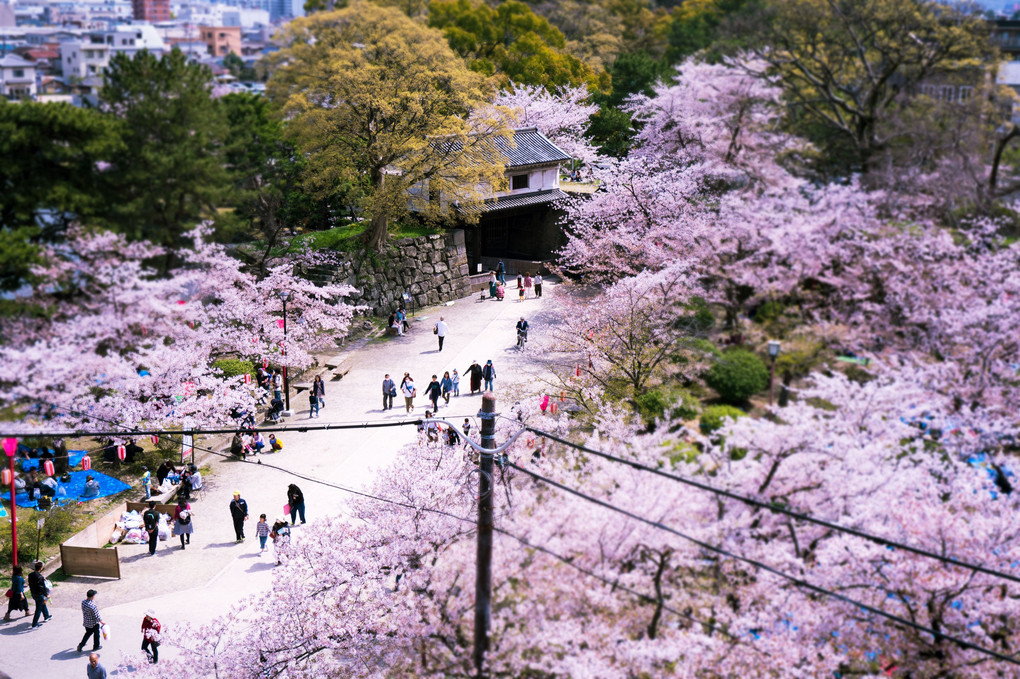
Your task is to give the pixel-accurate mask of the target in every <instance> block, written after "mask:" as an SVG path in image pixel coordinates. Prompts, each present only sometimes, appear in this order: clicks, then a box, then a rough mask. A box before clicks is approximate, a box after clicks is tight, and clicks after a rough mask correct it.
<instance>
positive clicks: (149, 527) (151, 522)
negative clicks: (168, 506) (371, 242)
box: [142, 501, 159, 556]
mask: <svg viewBox="0 0 1020 679" xmlns="http://www.w3.org/2000/svg"><path fill="white" fill-rule="evenodd" d="M142 523H143V524H145V531H146V532H147V533H148V534H149V556H152V555H153V554H155V553H156V540H158V539H159V512H157V511H156V503H155V502H151V501H150V502H149V508H148V509H146V510H145V513H144V514H142Z"/></svg>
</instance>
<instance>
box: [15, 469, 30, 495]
mask: <svg viewBox="0 0 1020 679" xmlns="http://www.w3.org/2000/svg"><path fill="white" fill-rule="evenodd" d="M27 487H28V484H27V483H25V479H24V478H22V476H21V474H18V473H15V474H14V492H15V493H20V492H21V491H23V490H25V488H27Z"/></svg>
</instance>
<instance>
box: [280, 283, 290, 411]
mask: <svg viewBox="0 0 1020 679" xmlns="http://www.w3.org/2000/svg"><path fill="white" fill-rule="evenodd" d="M277 296H278V297H279V298H280V300H282V301H283V394H284V396H283V398H284V404H285V405H286V408H287V412H288V413H289V412H290V383H289V382H288V381H287V300H288V299H290V292H289V291H287V290H281V291H280V292H278V293H277Z"/></svg>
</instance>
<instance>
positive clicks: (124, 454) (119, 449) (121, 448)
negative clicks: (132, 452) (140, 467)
mask: <svg viewBox="0 0 1020 679" xmlns="http://www.w3.org/2000/svg"><path fill="white" fill-rule="evenodd" d="M125 457H127V451H126V450H124V446H117V459H118V460H120V461H121V462H123V461H124V458H125Z"/></svg>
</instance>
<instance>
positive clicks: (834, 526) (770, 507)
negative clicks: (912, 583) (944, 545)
mask: <svg viewBox="0 0 1020 679" xmlns="http://www.w3.org/2000/svg"><path fill="white" fill-rule="evenodd" d="M524 429H525V430H526V431H530V432H532V433H533V434H538V435H539V436H542V437H544V438H547V439H550V440H552V441H556V442H557V443H562V444H564V445H567V446H570V447H571V448H576V449H577V450H581V451H584V452H586V453H590V454H592V455H596V456H598V457H601V458H604V459H606V460H610V461H612V462H619V463H621V464H625V465H628V466H629V467H632V468H634V469H638V470H640V471H646V472H650V473H652V474H655V475H656V476H661V477H663V478H667V479H670V480H672V481H676V482H678V483H682V484H685V485H688V486H692V487H694V488H698V489H699V490H705V491H708V492H710V493H715V494H716V495H721V496H723V497H726V498H729V499H731V500H736V501H737V502H742V503H744V504H747V505H750V506H752V507H757V508H759V509H765V510H767V511H770V512H773V513H776V514H783V515H785V516H789V517H790V518H793V519H797V520H799V521H805V522H807V523H813V524H816V525H819V526H824V527H825V528H828V529H830V530H835V531H838V532H840V533H846V534H848V535H853V536H855V537H859V538H862V539H864V540H868V541H870V542H873V543H875V544H878V545H881V546H883V547H892V548H894V549H900V550H903V551H905V552H910V553H911V554H917V555H918V556H923V557H927V558H929V559H935V560H936V561H941V562H942V563H945V564H949V565H951V566H956V567H959V568H966V569H968V570H971V571H974V572H976V573H984V574H985V575H991V576H993V577H997V578H1002V579H1003V580H1010V581H1012V582H1018V583H1020V577H1018V576H1015V575H1010V574H1009V573H1003V572H1002V571H997V570H994V569H992V568H988V567H987V566H981V565H979V564H973V563H970V562H967V561H960V560H958V559H953V558H951V557H946V556H942V555H940V554H936V553H934V552H930V551H928V550H926V549H922V548H920V547H912V546H910V545H907V544H904V543H902V542H897V541H895V540H891V539H889V538H883V537H880V536H877V535H872V534H870V533H865V532H864V531H861V530H857V529H856V528H849V527H847V526H842V525H840V524H838V523H833V522H831V521H826V520H825V519H819V518H816V517H813V516H811V515H809V514H802V513H800V512H796V511H793V510H791V509H785V508H783V507H780V506H778V505H774V504H772V503H769V502H763V501H761V500H755V499H754V498H751V497H747V496H745V495H740V494H738V493H734V492H732V491H728V490H724V489H722V488H716V487H715V486H710V485H709V484H707V483H702V482H700V481H695V480H693V479H688V478H684V477H683V476H678V475H676V474H670V473H669V472H665V471H663V470H661V469H656V468H654V467H649V466H648V465H644V464H641V463H640V462H635V461H634V460H627V459H624V458H622V457H617V456H615V455H610V454H609V453H604V452H602V451H600V450H595V449H593V448H588V447H587V446H582V445H580V444H577V443H572V442H570V441H567V440H565V439H563V438H560V437H558V436H556V435H554V434H550V433H548V432H545V431H542V430H540V429H535V428H533V427H528V426H525V427H524Z"/></svg>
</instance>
